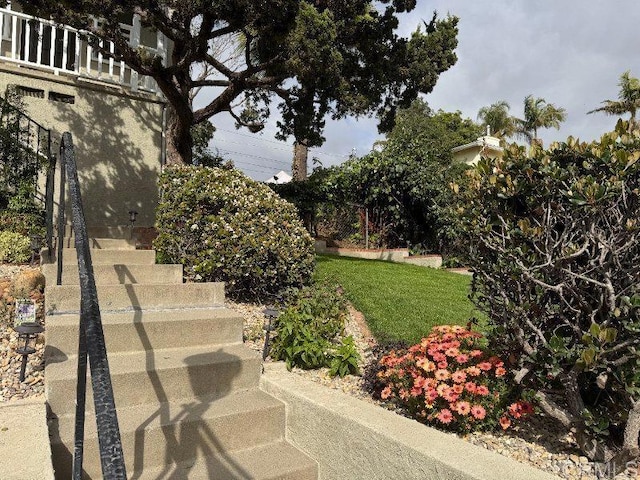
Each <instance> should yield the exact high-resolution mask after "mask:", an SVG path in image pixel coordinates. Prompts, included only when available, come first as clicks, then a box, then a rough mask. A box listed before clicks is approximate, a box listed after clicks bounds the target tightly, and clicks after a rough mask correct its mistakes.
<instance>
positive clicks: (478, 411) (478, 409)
mask: <svg viewBox="0 0 640 480" xmlns="http://www.w3.org/2000/svg"><path fill="white" fill-rule="evenodd" d="M486 414H487V411H486V410H485V409H484V407H483V406H482V405H474V406H473V407H471V415H473V418H475V419H476V420H482V419H483V418H484V417H485V416H486Z"/></svg>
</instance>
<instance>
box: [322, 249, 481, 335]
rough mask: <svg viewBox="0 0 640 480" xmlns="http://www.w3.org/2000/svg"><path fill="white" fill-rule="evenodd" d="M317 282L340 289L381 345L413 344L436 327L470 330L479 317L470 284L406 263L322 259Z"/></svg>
mask: <svg viewBox="0 0 640 480" xmlns="http://www.w3.org/2000/svg"><path fill="white" fill-rule="evenodd" d="M316 278H317V279H318V280H331V281H334V282H337V283H339V284H340V285H341V286H342V287H343V288H344V290H345V295H346V296H347V298H348V299H349V301H351V303H352V304H353V306H354V307H355V308H356V309H358V310H359V311H361V312H362V313H363V314H364V316H365V318H366V320H367V323H368V324H369V328H370V329H371V333H372V334H373V335H374V336H375V337H376V339H377V340H378V341H383V342H384V341H391V340H403V341H405V342H408V343H409V344H414V343H417V342H419V341H420V339H421V338H422V337H424V336H426V335H427V334H428V333H429V331H430V330H431V327H433V326H435V325H443V324H456V325H466V324H467V322H468V321H469V319H470V318H471V317H472V316H474V315H475V316H478V312H477V311H475V310H474V307H473V305H472V304H471V301H470V300H469V299H468V294H469V284H470V282H471V278H470V277H469V276H466V275H460V274H456V273H450V272H446V271H443V270H435V269H431V268H425V267H419V266H416V265H409V264H403V263H391V262H383V261H377V260H362V259H356V258H349V257H336V256H331V255H318V257H317V267H316Z"/></svg>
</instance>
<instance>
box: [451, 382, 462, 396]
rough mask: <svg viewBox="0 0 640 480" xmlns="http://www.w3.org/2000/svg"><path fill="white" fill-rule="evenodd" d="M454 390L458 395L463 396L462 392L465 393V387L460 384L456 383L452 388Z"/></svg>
mask: <svg viewBox="0 0 640 480" xmlns="http://www.w3.org/2000/svg"><path fill="white" fill-rule="evenodd" d="M451 388H452V389H453V391H454V392H456V393H457V394H458V395H461V394H462V392H464V387H463V386H462V385H460V384H459V383H456V384H455V385H454V386H453V387H451Z"/></svg>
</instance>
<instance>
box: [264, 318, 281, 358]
mask: <svg viewBox="0 0 640 480" xmlns="http://www.w3.org/2000/svg"><path fill="white" fill-rule="evenodd" d="M262 313H264V316H265V317H267V324H266V325H265V326H264V330H265V332H266V333H265V337H264V348H263V349H262V360H266V358H267V357H268V356H269V334H270V333H271V332H272V331H273V327H272V326H271V322H272V321H273V320H274V319H275V318H278V315H280V312H279V311H278V310H276V309H275V308H273V307H267V308H265V309H264V310H263V311H262Z"/></svg>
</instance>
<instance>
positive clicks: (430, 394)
mask: <svg viewBox="0 0 640 480" xmlns="http://www.w3.org/2000/svg"><path fill="white" fill-rule="evenodd" d="M424 398H425V400H426V401H427V403H433V402H434V401H435V399H436V398H438V392H436V390H435V389H434V388H428V389H427V390H426V391H425V392H424Z"/></svg>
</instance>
